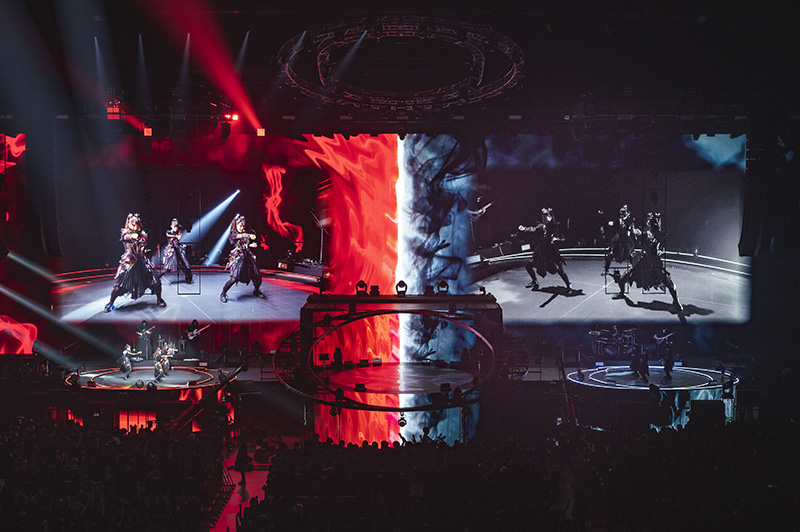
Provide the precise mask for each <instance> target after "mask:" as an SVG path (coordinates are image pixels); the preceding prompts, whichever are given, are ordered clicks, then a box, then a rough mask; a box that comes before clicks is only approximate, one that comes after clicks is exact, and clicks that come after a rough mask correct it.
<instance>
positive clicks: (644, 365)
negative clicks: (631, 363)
mask: <svg viewBox="0 0 800 532" xmlns="http://www.w3.org/2000/svg"><path fill="white" fill-rule="evenodd" d="M639 375H641V376H642V380H643V381H644V382H649V381H648V380H647V377H649V376H650V353H648V352H647V348H646V347H645V348H644V349H642V356H641V357H640V358H639Z"/></svg>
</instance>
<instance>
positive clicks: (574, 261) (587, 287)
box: [475, 253, 750, 324]
mask: <svg viewBox="0 0 800 532" xmlns="http://www.w3.org/2000/svg"><path fill="white" fill-rule="evenodd" d="M522 255H523V254H517V255H514V256H510V257H503V259H504V260H507V261H508V262H507V263H506V267H507V268H508V269H504V270H502V271H497V269H494V271H493V273H490V274H488V275H486V276H485V277H483V278H481V279H480V280H479V281H476V283H475V285H476V286H481V287H483V288H485V289H486V291H487V292H489V293H491V294H492V295H494V296H495V297H496V298H497V302H498V304H499V305H500V306H501V307H502V308H503V317H504V320H505V323H506V324H515V323H517V324H521V323H544V324H546V323H557V322H561V323H564V322H599V323H603V322H605V323H619V322H643V321H652V322H665V323H678V322H680V323H685V322H688V323H709V322H723V323H744V322H746V321H747V320H748V319H749V317H750V277H749V274H747V273H746V272H740V271H736V270H735V269H733V268H722V267H712V266H713V265H707V264H699V263H695V264H692V263H690V262H689V261H688V260H686V261H682V262H681V263H675V262H671V261H669V262H668V263H667V270H668V271H669V272H670V275H671V277H672V279H673V281H674V282H675V285H676V287H677V291H678V298H679V299H680V301H681V304H682V305H683V310H682V311H680V312H679V311H678V310H677V309H676V308H674V306H673V305H672V298H671V296H670V295H669V293H668V292H667V291H666V290H662V291H660V292H659V291H655V290H654V291H649V292H645V291H643V290H642V289H639V288H636V287H631V288H630V291H629V292H628V293H627V299H619V300H615V299H613V295H614V294H616V293H618V292H619V288H618V287H617V285H616V283H615V282H614V280H613V279H612V278H611V276H610V275H609V276H608V277H606V276H603V275H602V274H601V273H602V271H603V259H602V255H600V257H594V258H592V257H587V256H568V254H567V253H564V255H565V260H566V266H565V267H564V271H565V272H566V274H567V276H568V277H569V280H570V283H571V285H572V286H571V288H572V291H571V292H567V290H566V287H565V286H564V282H563V281H562V280H561V278H560V277H559V276H558V275H557V274H556V275H551V274H548V275H547V277H545V278H541V277H539V278H538V280H539V286H540V288H539V290H536V291H532V290H531V289H530V288H525V285H526V284H527V283H528V282H529V281H530V276H529V275H528V272H527V271H525V268H524V267H523V265H522V264H523V262H524V260H525V259H527V258H529V255H530V254H528V257H524V258H523V257H522ZM497 267H498V268H499V267H500V266H499V265H498V266H497ZM612 270H613V267H612ZM477 271H479V270H476V273H477ZM621 271H622V272H623V273H624V268H623V269H622V270H621ZM476 291H477V288H476Z"/></svg>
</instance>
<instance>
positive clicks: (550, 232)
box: [519, 207, 571, 291]
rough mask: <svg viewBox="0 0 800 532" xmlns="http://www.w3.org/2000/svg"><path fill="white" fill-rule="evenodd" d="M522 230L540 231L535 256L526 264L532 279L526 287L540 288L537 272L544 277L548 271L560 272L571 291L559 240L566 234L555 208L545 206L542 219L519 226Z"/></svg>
mask: <svg viewBox="0 0 800 532" xmlns="http://www.w3.org/2000/svg"><path fill="white" fill-rule="evenodd" d="M519 230H520V231H525V232H528V233H538V234H539V236H540V240H539V242H538V243H537V244H536V245H535V246H534V249H533V257H531V259H530V260H529V261H528V262H527V263H526V264H525V269H526V270H527V271H528V275H530V276H531V280H530V282H529V283H528V284H526V285H525V288H530V289H532V290H538V289H539V282H538V281H537V280H536V274H537V273H538V274H539V275H540V276H542V277H544V276H546V275H547V274H548V273H558V275H560V276H561V279H562V280H563V281H564V284H566V285H567V291H571V288H570V284H569V277H567V274H566V273H565V272H564V264H565V262H564V259H563V257H561V253H560V252H559V251H558V245H557V242H563V241H564V236H563V234H562V233H561V228H560V227H559V224H558V222H556V221H555V217H554V216H553V209H551V208H549V207H545V208H544V209H542V221H541V222H539V223H538V224H536V226H535V227H525V226H524V225H520V226H519Z"/></svg>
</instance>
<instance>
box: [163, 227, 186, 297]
mask: <svg viewBox="0 0 800 532" xmlns="http://www.w3.org/2000/svg"><path fill="white" fill-rule="evenodd" d="M182 236H183V227H182V226H181V225H180V224H179V223H178V219H177V218H173V219H172V223H171V224H170V227H169V229H167V245H166V247H165V248H164V256H163V259H162V265H163V266H162V270H161V275H162V276H164V275H165V274H166V273H167V272H171V271H179V272H182V273H183V276H184V279H185V281H186V284H192V269H191V267H190V266H189V260H188V259H187V258H186V245H185V244H181V237H182Z"/></svg>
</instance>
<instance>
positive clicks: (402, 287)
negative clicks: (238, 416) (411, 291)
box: [394, 279, 408, 296]
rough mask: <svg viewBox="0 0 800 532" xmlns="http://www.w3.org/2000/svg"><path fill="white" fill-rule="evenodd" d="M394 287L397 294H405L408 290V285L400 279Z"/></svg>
mask: <svg viewBox="0 0 800 532" xmlns="http://www.w3.org/2000/svg"><path fill="white" fill-rule="evenodd" d="M394 289H395V291H396V292H397V295H398V296H404V295H406V292H408V285H407V284H406V282H405V281H403V280H402V279H401V280H400V281H399V282H398V283H397V284H396V285H394Z"/></svg>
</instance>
